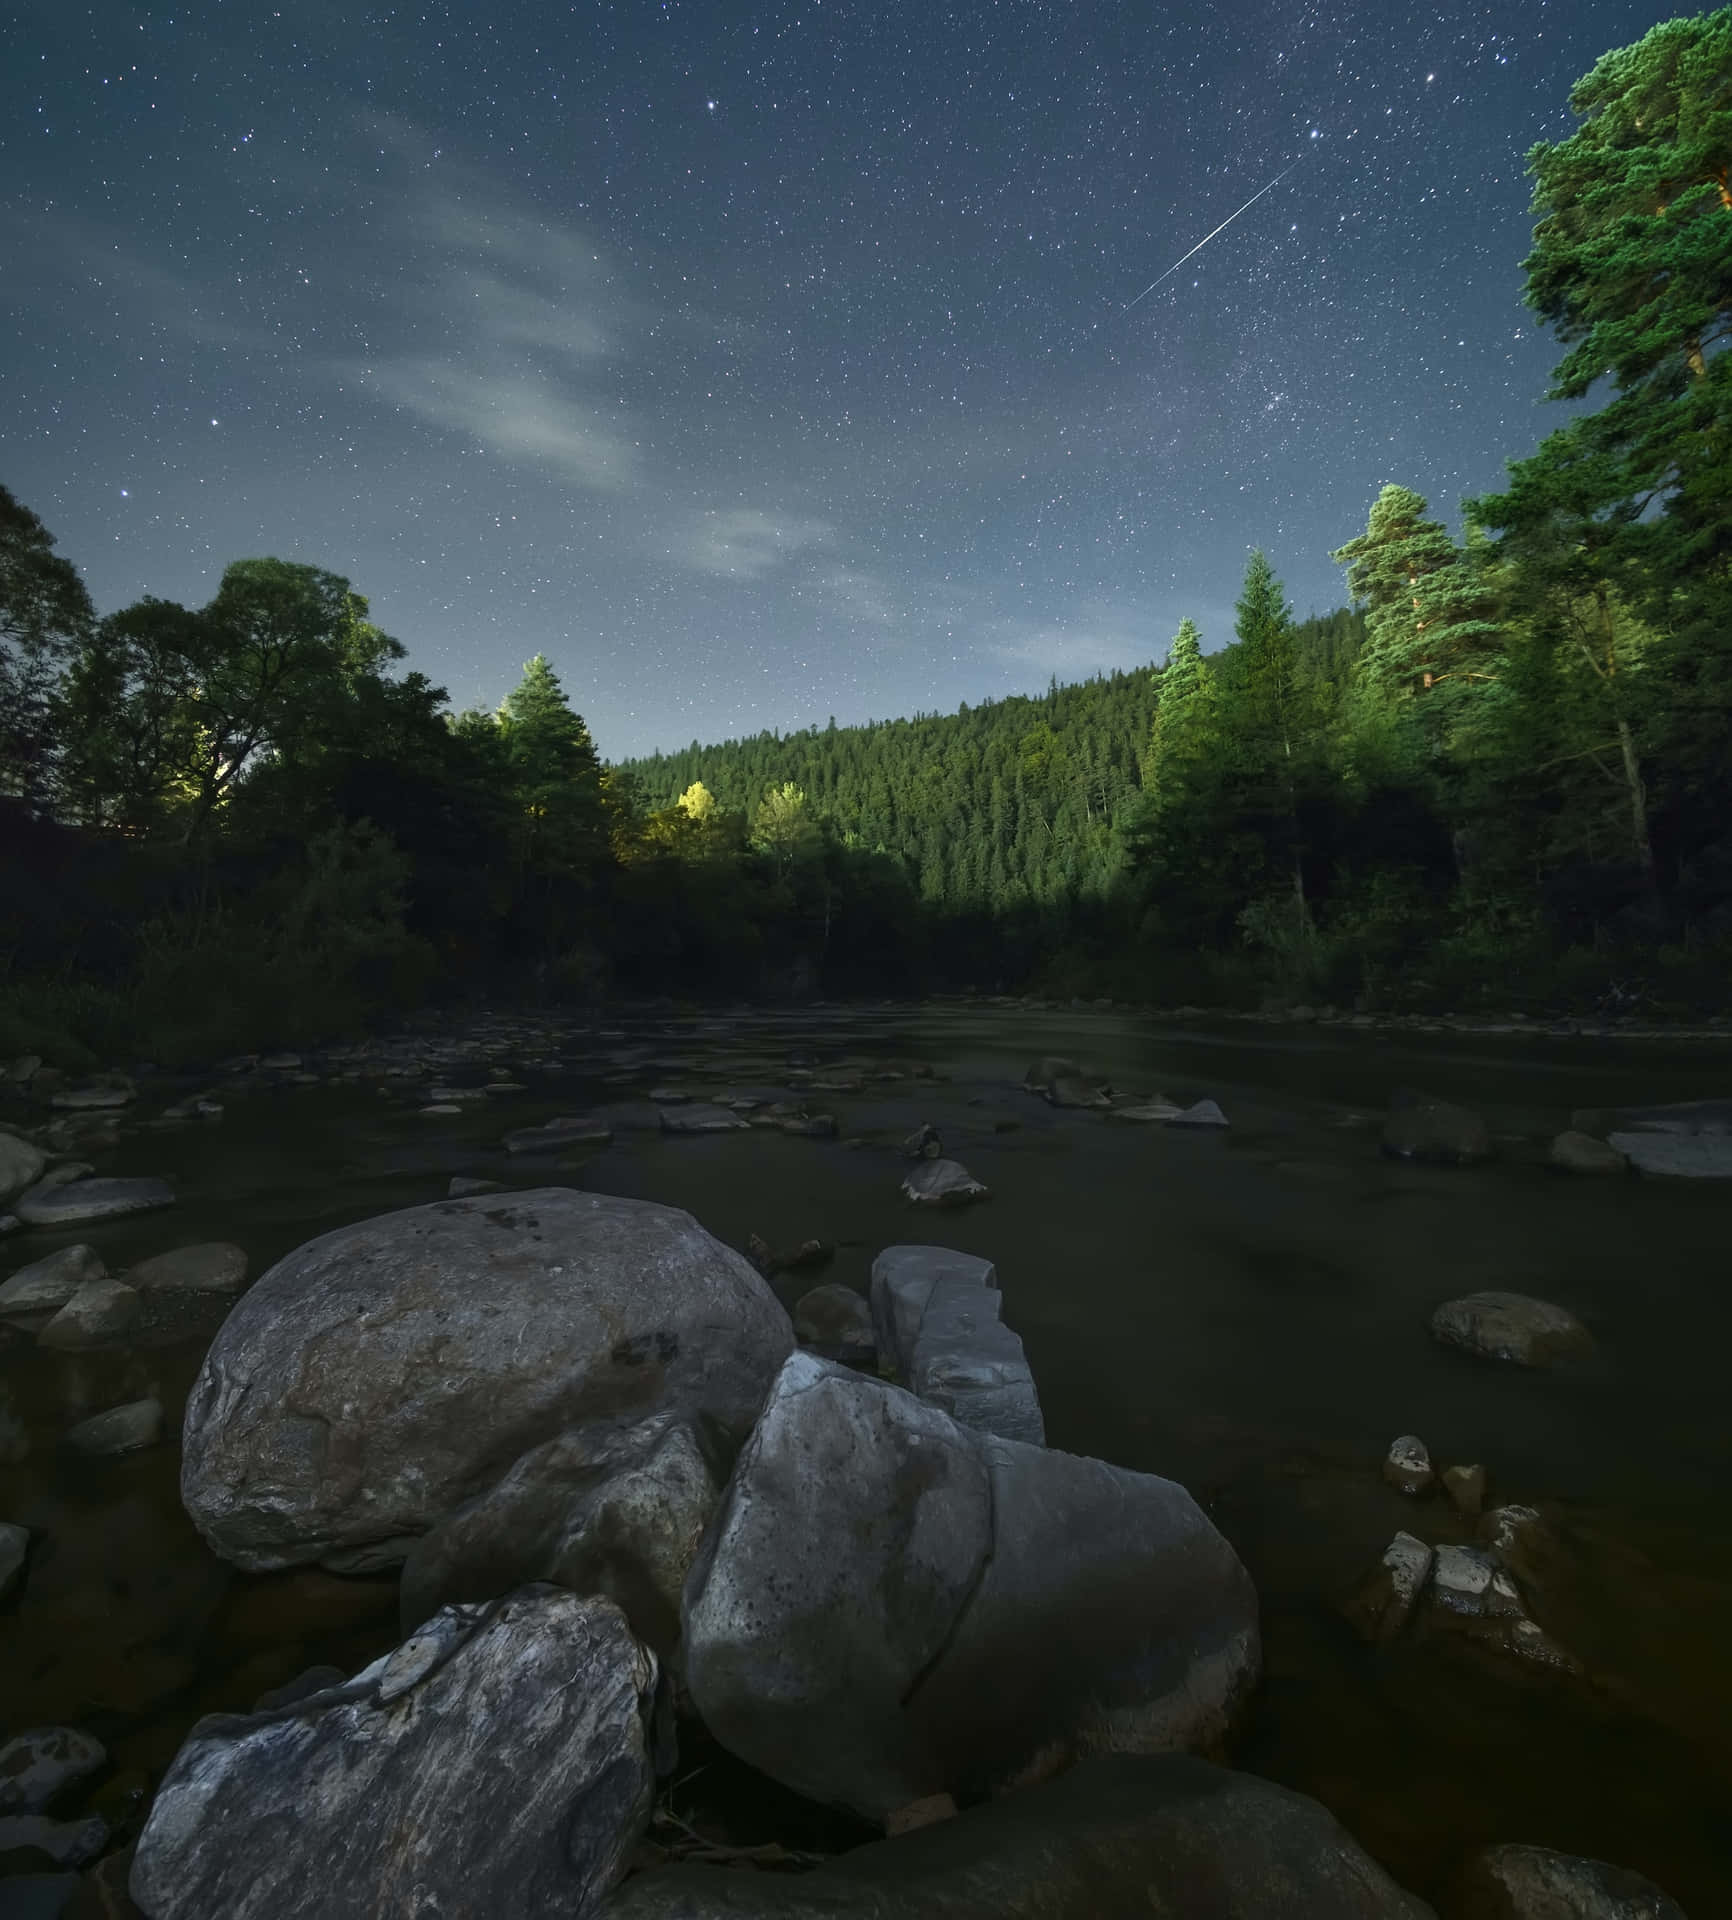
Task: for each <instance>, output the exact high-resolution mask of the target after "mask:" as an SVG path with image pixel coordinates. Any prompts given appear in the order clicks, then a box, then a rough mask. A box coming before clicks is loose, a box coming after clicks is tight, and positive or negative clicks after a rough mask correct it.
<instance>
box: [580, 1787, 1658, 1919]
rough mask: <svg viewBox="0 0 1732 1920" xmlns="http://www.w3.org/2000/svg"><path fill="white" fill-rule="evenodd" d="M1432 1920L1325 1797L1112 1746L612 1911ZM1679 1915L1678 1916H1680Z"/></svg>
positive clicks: (685, 1878) (663, 1884)
mask: <svg viewBox="0 0 1732 1920" xmlns="http://www.w3.org/2000/svg"><path fill="white" fill-rule="evenodd" d="M1133 1914H1136V1915H1143V1916H1147V1920H1167V1917H1168V1916H1171V1920H1435V1915H1434V1914H1433V1913H1432V1909H1431V1908H1430V1907H1428V1906H1427V1905H1426V1904H1425V1903H1424V1902H1423V1901H1421V1900H1416V1899H1415V1898H1414V1897H1413V1896H1412V1895H1411V1894H1407V1893H1404V1892H1403V1891H1402V1889H1401V1888H1400V1887H1398V1886H1397V1885H1396V1883H1395V1882H1394V1881H1393V1880H1391V1879H1390V1877H1389V1876H1388V1874H1386V1873H1385V1872H1384V1871H1383V1869H1382V1868H1381V1867H1380V1866H1378V1865H1377V1863H1376V1862H1375V1861H1374V1860H1373V1859H1372V1858H1371V1857H1370V1855H1369V1854H1367V1853H1365V1852H1364V1851H1363V1850H1362V1849H1361V1848H1360V1847H1359V1846H1358V1845H1357V1844H1356V1843H1355V1841H1354V1840H1353V1839H1352V1837H1351V1836H1350V1835H1349V1834H1348V1833H1347V1832H1346V1830H1345V1829H1344V1828H1343V1827H1342V1826H1341V1825H1340V1824H1339V1823H1338V1822H1337V1821H1336V1819H1335V1818H1334V1816H1333V1815H1332V1814H1330V1813H1329V1812H1328V1811H1327V1810H1326V1809H1325V1808H1323V1807H1321V1806H1319V1805H1318V1804H1317V1802H1316V1801H1315V1800H1308V1799H1306V1798H1305V1796H1304V1795H1302V1794H1297V1793H1292V1792H1289V1791H1288V1789H1287V1788H1285V1787H1278V1786H1275V1785H1273V1784H1272V1783H1271V1782H1270V1781H1267V1780H1259V1779H1256V1778H1254V1777H1253V1776H1252V1775H1250V1774H1244V1773H1229V1772H1228V1771H1226V1769H1224V1768H1221V1767H1214V1766H1210V1765H1209V1764H1208V1763H1207V1762H1205V1761H1202V1760H1195V1759H1192V1758H1191V1757H1190V1756H1189V1755H1185V1754H1153V1755H1129V1754H1111V1755H1100V1756H1097V1757H1096V1758H1093V1759H1088V1760H1084V1761H1083V1762H1081V1764H1080V1765H1078V1766H1076V1767H1073V1768H1072V1769H1071V1771H1070V1772H1068V1773H1066V1774H1065V1775H1063V1776H1062V1777H1061V1778H1059V1779H1057V1780H1052V1781H1048V1782H1047V1783H1046V1784H1045V1785H1042V1786H1035V1787H1030V1788H1028V1789H1027V1790H1026V1791H1024V1792H1022V1793H1017V1794H1014V1795H1011V1796H1010V1797H1008V1798H1005V1799H1000V1800H994V1801H992V1802H990V1803H988V1804H987V1805H984V1806H977V1807H972V1808H970V1809H968V1810H967V1811H966V1812H964V1813H961V1814H959V1815H957V1816H956V1818H954V1819H950V1820H941V1821H937V1822H934V1823H930V1824H928V1825H926V1826H923V1827H921V1828H920V1829H919V1830H918V1831H916V1832H912V1833H905V1834H902V1835H900V1836H898V1837H897V1838H895V1839H889V1840H879V1841H875V1842H873V1843H871V1844H870V1845H867V1846H863V1847H856V1848H854V1849H853V1850H852V1851H851V1852H848V1853H845V1854H843V1855H841V1856H840V1857H839V1858H837V1859H835V1860H831V1861H828V1862H826V1863H825V1864H824V1865H823V1866H821V1867H819V1868H817V1869H816V1870H815V1871H814V1872H811V1873H801V1874H770V1873H739V1872H732V1871H730V1870H729V1869H727V1868H726V1867H699V1866H681V1867H663V1868H660V1869H657V1870H656V1871H654V1872H651V1873H645V1874H640V1875H638V1876H637V1877H636V1878H634V1879H632V1880H629V1881H627V1883H626V1884H625V1886H623V1887H622V1888H621V1889H620V1890H619V1892H618V1893H617V1894H615V1895H614V1897H613V1898H612V1899H611V1900H610V1901H609V1902H608V1903H607V1905H606V1906H605V1907H604V1908H603V1909H602V1916H601V1920H1116V1917H1117V1916H1120V1915H1124V1916H1130V1915H1133ZM1668 1920H1670V1916H1668Z"/></svg>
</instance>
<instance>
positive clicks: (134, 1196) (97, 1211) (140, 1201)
mask: <svg viewBox="0 0 1732 1920" xmlns="http://www.w3.org/2000/svg"><path fill="white" fill-rule="evenodd" d="M173 1205H174V1189H173V1188H172V1187H171V1186H170V1185H169V1184H168V1182H167V1181H166V1180H153V1179H139V1180H83V1179H73V1180H69V1181H67V1182H65V1183H64V1184H57V1185H55V1186H54V1187H52V1188H50V1187H49V1186H48V1183H47V1181H46V1180H39V1181H38V1182H37V1183H36V1185H35V1186H33V1187H32V1188H31V1189H30V1190H29V1192H27V1193H24V1194H22V1195H20V1196H19V1199H18V1202H17V1207H16V1212H17V1214H18V1217H19V1219H20V1220H24V1221H26V1222H28V1223H29V1225H31V1226H33V1227H60V1226H70V1225H72V1224H74V1223H75V1222H77V1221H81V1220H114V1219H118V1218H119V1217H120V1216H121V1215H122V1214H127V1213H147V1212H149V1211H150V1210H151V1209H152V1208H155V1207H172V1206H173Z"/></svg>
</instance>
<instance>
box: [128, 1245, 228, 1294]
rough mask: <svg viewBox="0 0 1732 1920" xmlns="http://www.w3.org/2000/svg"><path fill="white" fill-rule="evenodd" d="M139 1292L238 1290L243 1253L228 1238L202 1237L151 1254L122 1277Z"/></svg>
mask: <svg viewBox="0 0 1732 1920" xmlns="http://www.w3.org/2000/svg"><path fill="white" fill-rule="evenodd" d="M126 1278H127V1281H128V1283H129V1284H130V1285H131V1286H133V1287H135V1288H137V1290H138V1291H139V1292H140V1293H145V1292H160V1293H239V1292H240V1290H241V1289H242V1288H243V1287H244V1286H245V1285H246V1283H247V1256H246V1252H245V1250H244V1249H243V1248H241V1247H237V1246H236V1245H235V1244H234V1243H233V1241H230V1240H205V1241H201V1242H200V1243H199V1244H198V1245H197V1246H192V1247H176V1248H174V1249H173V1250H172V1251H171V1252H169V1253H157V1254H152V1255H151V1257H150V1258H149V1259H148V1260H141V1261H139V1263H138V1265H137V1266H136V1267H134V1268H133V1269H132V1271H131V1272H130V1273H129V1274H128V1275H127V1276H126Z"/></svg>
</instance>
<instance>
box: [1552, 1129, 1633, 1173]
mask: <svg viewBox="0 0 1732 1920" xmlns="http://www.w3.org/2000/svg"><path fill="white" fill-rule="evenodd" d="M1546 1157H1547V1158H1548V1159H1549V1160H1550V1162H1551V1164H1552V1165H1553V1166H1554V1167H1559V1168H1561V1169H1562V1170H1563V1171H1564V1172H1565V1173H1628V1172H1629V1171H1630V1162H1629V1159H1628V1157H1627V1156H1626V1155H1624V1154H1622V1153H1620V1152H1619V1151H1618V1149H1617V1148H1616V1147H1614V1146H1612V1145H1611V1144H1610V1142H1608V1141H1605V1140H1596V1139H1595V1138H1594V1136H1593V1135H1592V1134H1591V1133H1578V1132H1576V1131H1575V1130H1574V1129H1573V1128H1571V1129H1569V1130H1567V1131H1565V1132H1563V1133H1560V1134H1559V1135H1558V1136H1557V1138H1556V1139H1555V1140H1553V1142H1552V1145H1551V1152H1550V1153H1549V1154H1548V1155H1547V1156H1546Z"/></svg>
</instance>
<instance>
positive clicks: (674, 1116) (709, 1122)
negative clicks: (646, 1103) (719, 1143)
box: [661, 1103, 751, 1133]
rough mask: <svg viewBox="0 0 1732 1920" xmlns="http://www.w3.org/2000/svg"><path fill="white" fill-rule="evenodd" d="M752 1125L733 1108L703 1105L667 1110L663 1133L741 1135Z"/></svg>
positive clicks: (663, 1117)
mask: <svg viewBox="0 0 1732 1920" xmlns="http://www.w3.org/2000/svg"><path fill="white" fill-rule="evenodd" d="M750 1124H751V1122H750V1121H748V1120H745V1119H742V1118H741V1116H740V1115H739V1114H737V1113H735V1112H734V1111H733V1109H732V1108H731V1107H714V1106H709V1105H705V1104H701V1103H694V1104H693V1105H691V1106H689V1107H670V1108H665V1109H664V1110H663V1112H662V1116H661V1127H662V1132H663V1133H739V1132H742V1131H743V1130H744V1129H745V1128H746V1127H748V1126H750Z"/></svg>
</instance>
